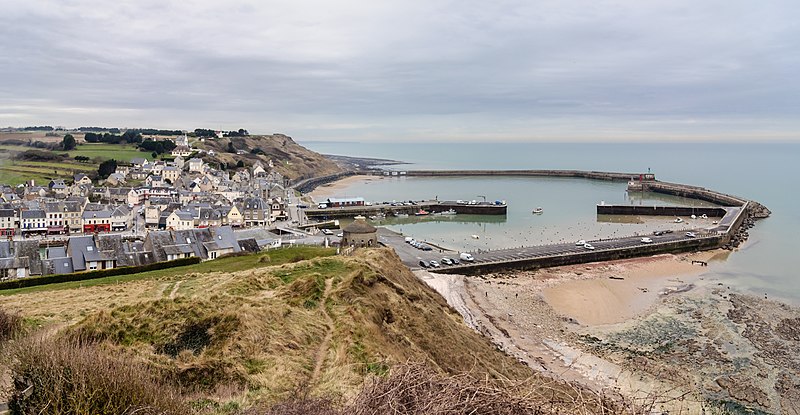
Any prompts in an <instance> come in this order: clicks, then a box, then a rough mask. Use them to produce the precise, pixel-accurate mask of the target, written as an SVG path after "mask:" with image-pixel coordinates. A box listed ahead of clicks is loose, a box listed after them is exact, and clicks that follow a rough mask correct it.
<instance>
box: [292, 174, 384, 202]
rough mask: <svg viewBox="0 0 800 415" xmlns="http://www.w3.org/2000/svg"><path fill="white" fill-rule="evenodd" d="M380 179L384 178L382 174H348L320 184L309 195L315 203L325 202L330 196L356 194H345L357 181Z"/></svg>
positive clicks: (359, 182) (369, 181)
mask: <svg viewBox="0 0 800 415" xmlns="http://www.w3.org/2000/svg"><path fill="white" fill-rule="evenodd" d="M380 180H383V177H382V176H366V175H361V176H348V177H345V178H343V179H340V180H337V181H335V182H332V183H328V184H324V185H322V186H319V187H317V188H316V189H314V190H313V191H312V192H311V193H309V194H308V195H309V196H311V199H312V200H313V201H314V203H320V202H323V201H325V200H326V199H328V198H329V197H345V196H354V195H347V194H345V193H344V190H345V189H347V188H349V187H351V186H353V185H354V184H357V183H358V184H361V183H367V184H369V183H373V182H377V181H380Z"/></svg>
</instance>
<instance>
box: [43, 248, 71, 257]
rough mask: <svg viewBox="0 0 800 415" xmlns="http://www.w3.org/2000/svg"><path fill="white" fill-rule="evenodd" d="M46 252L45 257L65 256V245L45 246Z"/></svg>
mask: <svg viewBox="0 0 800 415" xmlns="http://www.w3.org/2000/svg"><path fill="white" fill-rule="evenodd" d="M46 253H47V255H46V256H47V259H53V258H64V257H66V256H67V247H65V246H53V247H50V248H47V250H46Z"/></svg>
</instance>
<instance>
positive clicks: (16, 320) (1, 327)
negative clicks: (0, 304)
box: [0, 309, 22, 343]
mask: <svg viewBox="0 0 800 415" xmlns="http://www.w3.org/2000/svg"><path fill="white" fill-rule="evenodd" d="M20 331H22V317H21V316H20V315H19V314H16V313H9V312H7V311H5V310H3V309H0V343H2V342H4V341H7V340H10V339H13V338H14V337H16V336H17V335H18V334H19V333H20Z"/></svg>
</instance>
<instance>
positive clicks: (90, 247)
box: [86, 246, 94, 252]
mask: <svg viewBox="0 0 800 415" xmlns="http://www.w3.org/2000/svg"><path fill="white" fill-rule="evenodd" d="M86 250H87V251H89V252H92V251H94V247H93V246H87V247H86Z"/></svg>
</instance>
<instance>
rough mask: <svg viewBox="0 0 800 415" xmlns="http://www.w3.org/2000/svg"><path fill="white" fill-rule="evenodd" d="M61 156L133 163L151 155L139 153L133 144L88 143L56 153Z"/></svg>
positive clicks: (143, 152)
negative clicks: (132, 161) (137, 159)
mask: <svg viewBox="0 0 800 415" xmlns="http://www.w3.org/2000/svg"><path fill="white" fill-rule="evenodd" d="M56 153H59V154H68V155H69V157H70V158H75V156H85V157H89V159H91V160H93V159H95V158H98V159H102V160H108V159H114V160H117V161H131V159H134V158H136V157H147V158H151V157H150V153H148V152H145V151H139V149H137V148H136V146H134V145H131V144H106V143H86V144H81V145H79V146H78V147H77V148H76V149H75V150H71V151H67V152H64V151H56Z"/></svg>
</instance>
